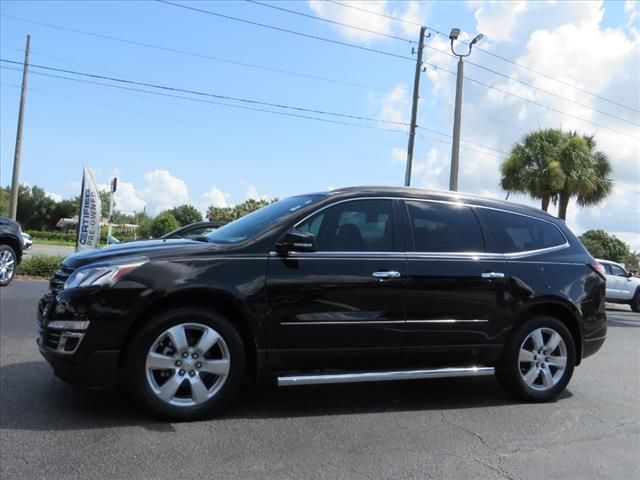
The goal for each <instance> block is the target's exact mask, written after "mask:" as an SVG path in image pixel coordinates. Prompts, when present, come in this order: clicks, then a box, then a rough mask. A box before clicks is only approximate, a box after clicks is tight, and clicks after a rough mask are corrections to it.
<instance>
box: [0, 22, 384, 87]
mask: <svg viewBox="0 0 640 480" xmlns="http://www.w3.org/2000/svg"><path fill="white" fill-rule="evenodd" d="M0 17H3V18H9V19H11V20H17V21H20V22H25V23H31V24H34V25H40V26H43V27H48V28H53V29H57V30H62V31H66V32H71V33H77V34H80V35H87V36H90V37H94V38H100V39H103V40H111V41H115V42H121V43H125V44H129V45H136V46H138V47H144V48H151V49H155V50H160V51H165V52H169V53H174V54H177V55H185V56H190V57H195V58H201V59H204V60H210V61H214V62H221V63H228V64H231V65H239V66H242V67H247V68H253V69H257V70H263V71H268V72H274V73H281V74H284V75H291V76H295V77H300V78H309V79H312V80H319V81H323V82H329V83H335V84H340V85H347V86H350V87H357V88H363V89H367V90H377V91H380V92H389V90H388V89H386V88H381V87H377V86H373V85H365V84H362V83H356V82H349V81H346V80H340V79H335V78H328V77H322V76H317V75H311V74H308V73H301V72H295V71H291V70H284V69H280V68H274V67H269V66H266V65H259V64H255V63H247V62H242V61H238V60H233V59H229V58H222V57H215V56H211V55H204V54H201V53H196V52H191V51H187V50H180V49H176V48H170V47H163V46H161V45H155V44H150V43H145V42H139V41H136V40H130V39H126V38H121V37H114V36H111V35H103V34H100V33H95V32H88V31H86V30H78V29H75V28H69V27H64V26H62V25H55V24H52V23H46V22H40V21H36V20H30V19H26V18H21V17H14V16H11V15H4V14H0ZM5 48H6V47H5Z"/></svg>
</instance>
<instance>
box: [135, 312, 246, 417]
mask: <svg viewBox="0 0 640 480" xmlns="http://www.w3.org/2000/svg"><path fill="white" fill-rule="evenodd" d="M177 325H202V326H205V327H209V328H211V329H213V330H215V332H216V333H217V334H218V335H219V336H220V337H222V339H223V341H224V344H225V346H226V349H227V353H228V356H229V360H230V363H229V370H228V373H227V375H226V378H225V379H224V381H223V382H222V385H221V387H219V389H218V390H217V391H216V393H215V394H214V395H213V396H212V397H211V398H209V399H208V400H206V401H204V402H203V403H200V404H197V405H173V404H171V403H168V402H165V401H163V400H162V399H160V398H159V397H158V395H157V394H156V393H154V390H153V388H154V387H152V385H151V383H150V380H149V377H148V375H147V369H146V362H147V355H148V354H149V351H150V349H151V347H152V346H154V345H157V344H156V340H157V339H158V338H159V337H160V336H161V335H162V334H163V332H165V331H166V330H167V329H169V328H171V327H174V326H177ZM191 343H194V344H195V343H197V340H195V342H194V341H193V340H192V341H191V342H190V343H189V344H190V345H191ZM214 348H218V347H214ZM172 358H175V359H176V360H181V361H182V358H180V355H178V354H177V353H176V354H175V357H172ZM201 360H204V356H203V358H202V359H201ZM184 361H185V362H187V361H193V360H192V359H191V358H190V357H189V359H188V360H184ZM185 368H193V367H187V366H185ZM180 371H182V372H183V373H182V375H183V376H184V378H183V380H180V377H178V369H177V368H176V369H175V371H174V372H173V374H172V375H171V377H170V378H174V377H175V378H176V380H177V381H187V382H186V384H185V383H182V384H181V385H182V386H181V387H180V388H181V389H184V388H189V389H190V387H189V386H190V384H191V380H190V379H189V378H188V377H189V375H188V374H185V373H184V372H185V371H184V370H182V369H180ZM245 371H246V355H245V348H244V344H243V341H242V338H241V337H240V334H239V333H238V331H237V330H236V329H235V327H234V326H233V325H232V324H231V323H230V322H229V321H228V320H227V319H226V318H224V317H223V316H221V315H219V314H217V313H214V312H212V311H209V310H207V309H204V308H194V307H184V308H176V309H173V310H170V311H168V312H166V313H163V314H160V315H158V316H157V317H155V318H153V319H152V320H151V321H149V322H148V324H146V325H145V326H144V327H143V328H142V330H140V331H139V332H138V333H137V334H136V336H135V338H134V339H133V340H132V342H131V344H130V346H129V349H128V351H127V357H126V371H125V374H126V379H127V384H128V387H129V391H130V392H131V394H132V396H133V397H134V399H135V400H136V401H138V402H140V403H141V404H142V405H143V406H144V407H145V408H147V409H149V410H150V411H151V412H153V413H154V414H155V415H158V416H160V417H162V418H166V419H170V420H177V421H184V420H194V419H198V418H202V417H205V416H210V415H213V414H215V413H217V412H219V411H221V410H222V409H223V408H224V407H225V406H226V405H227V404H228V402H229V401H230V400H232V399H233V398H234V396H235V395H236V393H237V392H238V389H239V388H240V386H241V385H242V383H243V380H244V377H245ZM161 373H165V374H167V375H170V373H169V371H168V370H167V371H166V372H161ZM203 373H204V372H203ZM205 375H206V373H205ZM197 377H198V378H201V375H200V372H199V373H198V374H197ZM214 378H216V377H214ZM203 381H204V377H203ZM185 385H186V386H185ZM211 388H213V387H211ZM194 397H195V396H194ZM174 400H175V398H174Z"/></svg>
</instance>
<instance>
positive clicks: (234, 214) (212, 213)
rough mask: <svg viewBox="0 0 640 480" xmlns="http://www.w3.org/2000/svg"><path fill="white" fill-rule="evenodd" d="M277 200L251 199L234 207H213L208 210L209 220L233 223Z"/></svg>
mask: <svg viewBox="0 0 640 480" xmlns="http://www.w3.org/2000/svg"><path fill="white" fill-rule="evenodd" d="M277 200H278V199H277V198H273V199H271V200H266V199H261V200H254V199H253V198H250V199H249V200H247V201H245V202H243V203H239V204H238V205H235V206H233V207H214V206H213V205H211V206H210V207H209V208H208V209H207V218H208V219H209V221H210V222H216V221H218V222H232V221H234V220H236V219H238V218H240V217H243V216H245V215H247V214H248V213H251V212H254V211H256V210H258V209H259V208H262V207H264V206H266V205H269V204H270V203H273V202H275V201H277Z"/></svg>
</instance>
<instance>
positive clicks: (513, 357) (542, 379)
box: [496, 316, 576, 402]
mask: <svg viewBox="0 0 640 480" xmlns="http://www.w3.org/2000/svg"><path fill="white" fill-rule="evenodd" d="M575 363H576V349H575V345H574V341H573V337H572V335H571V333H570V332H569V330H568V329H567V327H566V326H565V325H564V324H563V323H562V322H560V321H559V320H558V319H556V318H553V317H547V316H539V317H535V318H532V319H530V320H528V321H527V322H525V323H524V324H523V325H521V326H520V327H519V328H518V329H517V330H516V331H515V332H514V333H513V335H512V336H511V338H510V339H509V341H508V342H507V345H505V351H504V355H503V359H502V362H501V364H500V365H499V366H498V368H497V370H496V374H497V376H498V380H499V381H500V383H501V384H502V385H503V386H505V387H506V388H507V390H509V391H510V392H511V393H512V394H514V395H515V396H516V397H518V398H520V399H523V400H526V401H530V402H546V401H549V400H553V399H554V398H556V397H557V396H558V395H559V394H560V393H561V392H562V391H563V390H564V389H565V387H566V386H567V384H568V383H569V380H571V376H572V375H573V369H574V366H575Z"/></svg>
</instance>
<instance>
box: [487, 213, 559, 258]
mask: <svg viewBox="0 0 640 480" xmlns="http://www.w3.org/2000/svg"><path fill="white" fill-rule="evenodd" d="M479 211H480V212H481V215H482V218H483V219H484V220H485V222H486V223H487V225H488V226H489V229H490V230H491V233H492V234H493V236H494V238H495V240H496V243H497V244H498V248H499V250H500V251H501V252H502V253H516V252H528V251H531V250H541V249H543V248H550V247H557V246H560V245H564V244H565V243H566V242H567V239H566V238H565V236H564V235H563V234H562V232H560V230H559V229H558V227H556V226H555V225H553V224H552V223H549V222H545V221H543V220H537V219H535V218H531V217H527V216H524V215H517V214H515V213H509V212H503V211H499V210H490V209H486V208H481V209H479Z"/></svg>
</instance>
